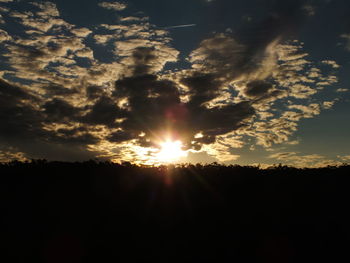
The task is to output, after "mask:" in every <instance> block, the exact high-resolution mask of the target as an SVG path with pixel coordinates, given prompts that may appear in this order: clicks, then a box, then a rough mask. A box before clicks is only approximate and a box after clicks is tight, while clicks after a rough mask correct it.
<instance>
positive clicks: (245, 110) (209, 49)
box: [0, 1, 338, 164]
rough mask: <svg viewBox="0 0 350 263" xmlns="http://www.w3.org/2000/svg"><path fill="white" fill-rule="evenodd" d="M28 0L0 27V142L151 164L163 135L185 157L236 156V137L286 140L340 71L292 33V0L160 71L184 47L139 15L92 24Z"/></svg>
mask: <svg viewBox="0 0 350 263" xmlns="http://www.w3.org/2000/svg"><path fill="white" fill-rule="evenodd" d="M26 5H27V7H28V10H31V11H21V12H19V11H10V12H9V13H8V17H9V21H6V23H10V24H11V23H15V24H16V25H18V27H19V28H20V27H22V29H23V32H22V33H21V34H18V35H16V37H13V36H14V33H13V32H6V31H3V30H1V31H0V41H2V43H4V50H5V51H4V52H3V53H2V55H1V57H2V59H3V61H4V62H6V63H7V65H8V68H6V70H4V71H2V72H1V76H2V78H3V79H4V80H1V82H0V85H1V90H0V93H1V94H0V95H1V96H0V100H1V105H0V115H1V116H0V117H1V122H2V125H0V146H1V147H4V150H3V152H4V153H7V152H9V151H7V150H5V148H6V147H7V148H6V149H9V147H14V148H13V149H15V150H13V152H14V154H16V153H23V155H24V156H26V157H28V158H32V157H45V158H49V157H50V158H58V159H62V158H63V157H62V156H64V158H66V159H68V160H69V158H74V159H84V158H92V157H99V158H102V159H110V160H121V159H123V160H128V161H138V162H144V163H149V164H152V163H156V162H157V160H156V155H157V152H158V151H159V142H160V141H162V140H165V139H168V137H170V138H172V139H174V140H176V139H180V140H181V141H182V142H183V145H184V149H185V150H187V151H188V152H189V153H190V155H191V156H192V157H193V158H195V157H194V156H198V155H200V156H205V158H206V159H208V160H216V161H220V162H232V161H235V160H237V159H238V158H239V157H240V156H239V154H236V151H237V149H239V148H244V147H246V146H247V147H248V148H251V149H252V146H254V147H255V146H256V145H259V146H263V147H271V146H272V145H274V144H279V143H288V142H290V143H292V142H293V141H292V142H291V141H290V139H291V137H292V135H293V134H294V133H295V132H296V131H297V129H298V122H299V121H300V120H301V119H303V118H312V117H314V116H316V115H318V114H320V112H321V109H330V108H331V107H332V106H333V104H334V102H335V101H330V100H327V101H323V100H320V99H318V98H316V96H314V95H316V94H318V93H320V92H321V91H322V88H326V87H327V86H330V85H332V84H334V83H336V82H337V78H336V76H335V75H334V74H335V72H336V69H337V68H338V67H337V65H338V64H337V63H336V62H335V61H331V60H327V61H324V62H323V64H327V65H330V67H322V69H320V68H318V67H317V66H316V65H315V63H312V62H311V61H309V60H308V54H307V53H305V52H303V46H302V44H300V43H299V42H298V41H296V40H290V39H288V36H289V35H288V32H292V31H293V30H295V28H296V27H297V25H296V23H297V22H296V21H298V18H299V16H300V14H299V13H300V12H302V10H301V8H300V4H294V3H292V2H289V1H288V5H287V6H289V7H292V8H287V9H288V10H287V9H286V8H284V7H283V5H279V4H277V6H276V7H275V8H274V9H273V12H272V13H273V14H272V15H269V16H268V17H267V18H266V19H264V20H262V21H257V23H256V24H254V23H253V22H252V23H249V28H244V32H243V33H242V32H239V31H237V32H235V34H233V33H232V32H226V33H215V34H212V35H211V36H208V38H206V39H203V40H202V41H201V42H200V44H199V45H198V47H197V48H195V49H194V50H193V51H192V52H191V53H190V55H189V56H188V58H187V63H189V64H190V65H191V67H189V68H185V69H182V70H181V69H180V70H167V71H165V70H166V69H168V67H167V66H168V65H170V63H178V64H177V65H176V66H178V65H181V64H183V61H181V60H180V59H181V56H179V55H180V52H179V51H178V50H177V49H176V48H174V47H173V46H172V45H171V41H172V40H171V38H170V36H169V34H168V32H167V31H166V30H160V29H159V27H156V26H155V25H152V24H151V23H150V22H149V19H148V18H147V17H142V16H130V17H124V18H120V19H119V20H118V22H117V23H116V24H100V25H96V26H94V27H91V28H88V27H78V26H76V25H73V24H71V23H68V22H66V21H64V20H63V19H61V18H60V12H59V10H58V8H57V7H56V5H55V4H53V3H49V2H43V3H41V2H40V3H32V4H30V3H26ZM33 6H34V8H33ZM100 6H101V7H104V8H107V9H111V10H116V11H121V10H123V9H125V8H126V5H125V4H121V3H118V2H103V3H101V4H100ZM23 9H25V5H24V7H23ZM92 39H93V40H95V42H96V43H92V41H91V40H92ZM95 44H100V45H104V48H102V49H96V45H95ZM96 51H98V52H96ZM101 52H105V55H104V59H103V60H104V61H102V59H99V58H100V57H101V56H100V53H101ZM106 60H108V61H109V62H106ZM169 68H170V67H169ZM14 116H15V118H14ZM294 141H295V140H294ZM3 145H4V146H3ZM5 146H6V147H5ZM296 155H297V154H294V155H293V154H292V155H291V156H290V158H296V157H295V156H296ZM8 156H10V155H8ZM293 156H294V157H293ZM275 158H277V159H278V158H282V157H281V156H275ZM308 158H309V159H310V160H311V159H312V158H313V160H316V159H317V158H316V156H309V157H308ZM293 160H294V159H293ZM295 160H296V159H295ZM322 160H323V159H322ZM323 161H324V160H323Z"/></svg>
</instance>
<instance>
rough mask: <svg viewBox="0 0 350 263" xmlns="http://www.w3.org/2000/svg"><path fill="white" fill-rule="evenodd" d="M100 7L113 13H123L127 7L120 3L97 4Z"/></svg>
mask: <svg viewBox="0 0 350 263" xmlns="http://www.w3.org/2000/svg"><path fill="white" fill-rule="evenodd" d="M98 5H99V6H100V7H103V8H106V9H109V10H115V11H123V10H124V9H125V8H126V7H127V5H126V4H124V3H120V2H102V3H99V4H98Z"/></svg>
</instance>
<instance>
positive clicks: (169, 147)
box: [156, 140, 187, 163]
mask: <svg viewBox="0 0 350 263" xmlns="http://www.w3.org/2000/svg"><path fill="white" fill-rule="evenodd" d="M159 145H160V147H161V148H160V151H159V152H158V153H157V156H156V157H157V159H158V161H159V162H162V163H172V162H176V161H178V160H180V158H182V157H186V156H187V152H186V151H183V150H182V142H181V141H171V140H166V141H164V142H162V143H160V144H159Z"/></svg>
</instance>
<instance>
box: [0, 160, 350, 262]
mask: <svg viewBox="0 0 350 263" xmlns="http://www.w3.org/2000/svg"><path fill="white" fill-rule="evenodd" d="M349 171H350V166H345V165H344V166H341V167H328V168H324V169H293V168H288V167H276V168H274V169H268V170H259V169H258V168H256V167H239V166H231V167H223V166H219V165H216V164H213V165H209V166H200V165H197V166H187V167H180V168H174V167H170V168H166V167H161V168H141V167H136V166H131V165H129V164H124V165H117V164H111V163H95V162H92V161H91V162H85V163H58V162H53V163H46V162H45V161H35V162H33V163H16V162H14V163H10V164H3V165H0V209H1V210H0V213H1V227H0V230H1V237H0V241H2V242H3V244H4V245H2V248H1V250H3V252H2V253H1V254H0V257H1V258H0V261H1V262H36V263H43V262H49V263H51V262H52V263H59V262H60V263H61V262H65V263H69V262H84V263H85V262H89V263H90V262H101V263H107V262H162V263H166V262H176V263H180V262H181V263H182V262H269V263H273V262H279V263H282V262H319V261H323V262H350V255H349V251H350V247H349V244H350V242H349V239H350V221H349V219H350V217H349V215H348V214H349V213H348V210H349V201H350V191H349V187H350V177H349V176H350V173H349ZM347 174H349V175H347ZM5 257H7V259H5ZM2 258H3V260H2Z"/></svg>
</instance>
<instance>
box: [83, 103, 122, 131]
mask: <svg viewBox="0 0 350 263" xmlns="http://www.w3.org/2000/svg"><path fill="white" fill-rule="evenodd" d="M124 116H125V113H124V111H123V110H122V109H120V108H119V107H118V106H117V105H116V101H115V100H113V99H111V98H107V97H101V98H99V99H98V100H97V101H96V102H95V104H94V105H93V106H92V108H91V110H90V111H89V112H88V113H87V114H86V115H85V116H83V117H81V118H80V120H81V121H82V122H84V123H88V124H103V125H106V126H109V127H115V126H116V123H115V121H116V119H117V118H122V117H124Z"/></svg>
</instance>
